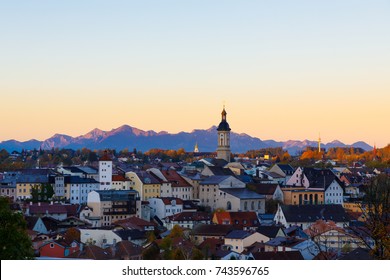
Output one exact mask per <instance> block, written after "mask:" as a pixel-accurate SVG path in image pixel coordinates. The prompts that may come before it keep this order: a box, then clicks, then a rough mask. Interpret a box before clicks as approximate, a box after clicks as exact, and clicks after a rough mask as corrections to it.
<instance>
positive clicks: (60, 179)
mask: <svg viewBox="0 0 390 280" xmlns="http://www.w3.org/2000/svg"><path fill="white" fill-rule="evenodd" d="M54 182H55V183H54V196H57V197H64V196H65V178H64V176H56V177H55V178H54Z"/></svg>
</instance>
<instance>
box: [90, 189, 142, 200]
mask: <svg viewBox="0 0 390 280" xmlns="http://www.w3.org/2000/svg"><path fill="white" fill-rule="evenodd" d="M96 192H97V193H98V194H99V196H100V200H101V201H129V199H130V200H134V199H135V198H138V192H137V191H135V190H102V191H96Z"/></svg>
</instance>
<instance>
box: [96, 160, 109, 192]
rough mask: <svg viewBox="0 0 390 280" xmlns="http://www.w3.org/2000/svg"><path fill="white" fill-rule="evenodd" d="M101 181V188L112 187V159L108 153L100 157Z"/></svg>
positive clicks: (107, 188)
mask: <svg viewBox="0 0 390 280" xmlns="http://www.w3.org/2000/svg"><path fill="white" fill-rule="evenodd" d="M99 183H100V190H110V189H111V188H112V160H111V159H110V157H109V156H108V155H107V153H105V154H104V156H102V157H101V158H100V159H99Z"/></svg>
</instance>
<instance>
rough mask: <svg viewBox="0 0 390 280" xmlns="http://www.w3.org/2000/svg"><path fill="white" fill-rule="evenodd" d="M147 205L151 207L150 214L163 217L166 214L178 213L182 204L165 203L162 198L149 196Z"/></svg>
mask: <svg viewBox="0 0 390 280" xmlns="http://www.w3.org/2000/svg"><path fill="white" fill-rule="evenodd" d="M148 201H149V206H150V208H151V209H152V213H151V214H152V216H155V215H156V216H157V217H159V218H160V219H163V218H165V217H168V216H172V215H174V214H176V213H180V212H182V211H183V205H182V204H176V205H172V204H170V205H165V204H164V202H163V201H162V199H160V198H149V200H148Z"/></svg>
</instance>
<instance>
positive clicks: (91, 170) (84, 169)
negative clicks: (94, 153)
mask: <svg viewBox="0 0 390 280" xmlns="http://www.w3.org/2000/svg"><path fill="white" fill-rule="evenodd" d="M77 168H78V169H80V170H81V171H82V172H83V173H84V174H98V173H99V172H98V170H97V169H96V168H93V167H91V166H77Z"/></svg>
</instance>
